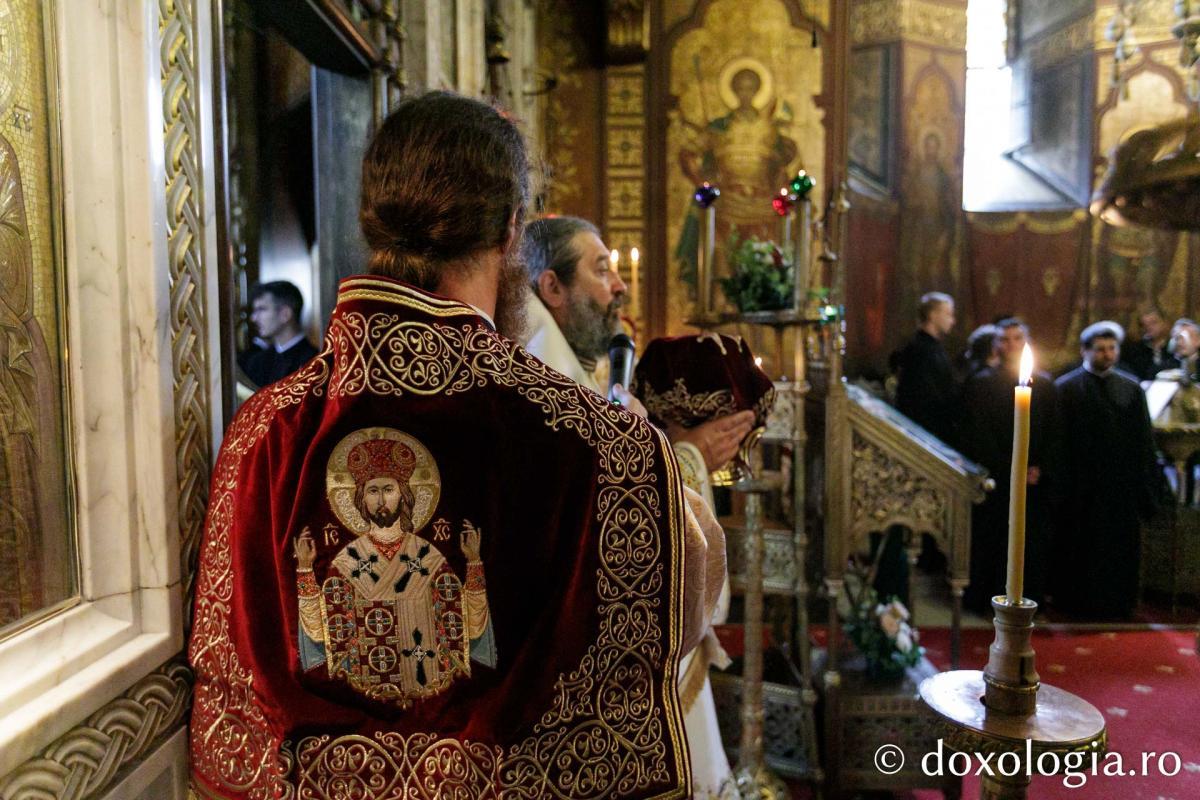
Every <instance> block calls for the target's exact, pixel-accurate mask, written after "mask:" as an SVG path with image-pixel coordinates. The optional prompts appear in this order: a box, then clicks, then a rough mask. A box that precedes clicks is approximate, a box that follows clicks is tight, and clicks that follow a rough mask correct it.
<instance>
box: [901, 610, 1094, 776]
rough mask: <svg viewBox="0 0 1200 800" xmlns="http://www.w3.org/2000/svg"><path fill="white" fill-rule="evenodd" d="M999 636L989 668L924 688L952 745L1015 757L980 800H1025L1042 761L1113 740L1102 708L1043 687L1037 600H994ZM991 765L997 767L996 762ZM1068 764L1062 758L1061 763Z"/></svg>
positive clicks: (944, 676)
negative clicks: (1035, 637) (1036, 640)
mask: <svg viewBox="0 0 1200 800" xmlns="http://www.w3.org/2000/svg"><path fill="white" fill-rule="evenodd" d="M992 609H993V610H994V611H995V620H994V624H995V626H996V639H995V641H994V642H992V646H991V649H990V651H989V655H988V663H987V667H986V668H985V669H984V671H983V672H980V671H979V670H955V671H953V672H943V673H940V674H938V675H935V676H933V677H932V678H926V679H925V680H924V681H923V682H922V683H921V699H922V700H923V701H924V702H925V704H926V705H927V706H929V708H930V709H932V711H933V712H934V714H935V715H937V717H938V720H939V723H940V725H941V727H942V730H943V733H942V738H943V740H944V741H945V743H946V748H947V749H949V750H956V751H960V752H965V753H979V754H983V755H989V754H994V755H997V756H999V755H1000V754H1004V753H1015V754H1016V755H1017V759H1018V763H1019V766H1020V768H1019V769H1018V770H1015V774H1011V775H1009V774H1005V772H1013V770H1006V771H1005V772H1002V771H1001V770H1000V769H998V768H997V767H995V766H994V767H993V768H992V769H991V770H990V771H987V770H985V771H984V773H983V774H982V775H981V783H980V795H979V797H980V800H1024V798H1025V797H1026V792H1027V791H1028V789H1029V783H1030V775H1031V774H1032V769H1033V765H1034V764H1031V763H1030V759H1036V760H1035V761H1034V763H1036V764H1039V765H1040V763H1041V762H1040V759H1038V756H1040V755H1042V754H1043V753H1054V754H1056V755H1058V756H1065V755H1066V754H1067V753H1072V752H1085V753H1097V754H1099V753H1102V752H1103V751H1104V749H1105V747H1106V746H1107V742H1108V738H1107V731H1106V729H1105V724H1104V717H1103V716H1102V715H1101V714H1100V712H1099V711H1097V710H1096V708H1095V706H1093V705H1092V704H1091V703H1089V702H1087V701H1086V700H1084V699H1082V698H1080V697H1077V696H1075V695H1073V694H1071V693H1070V692H1065V691H1063V690H1062V689H1057V688H1055V687H1053V686H1047V685H1044V684H1042V683H1041V680H1040V678H1039V677H1038V674H1037V669H1036V668H1035V665H1034V662H1035V659H1036V656H1035V653H1034V650H1033V644H1032V634H1033V615H1034V613H1036V612H1037V603H1034V602H1033V601H1032V600H1026V599H1022V600H1021V601H1020V602H1019V603H1015V604H1014V603H1009V602H1008V598H1006V597H1003V596H997V597H993V598H992ZM990 763H991V764H993V765H995V764H997V760H992V761H991V762H990ZM1056 763H1058V764H1061V758H1060V759H1057V760H1056Z"/></svg>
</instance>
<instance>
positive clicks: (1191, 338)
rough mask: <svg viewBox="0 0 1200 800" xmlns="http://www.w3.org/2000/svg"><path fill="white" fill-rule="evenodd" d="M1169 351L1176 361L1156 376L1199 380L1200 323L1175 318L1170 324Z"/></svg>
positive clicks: (1191, 380) (1194, 381)
mask: <svg viewBox="0 0 1200 800" xmlns="http://www.w3.org/2000/svg"><path fill="white" fill-rule="evenodd" d="M1171 351H1172V353H1173V354H1174V356H1175V362H1176V363H1175V364H1173V365H1171V366H1170V367H1168V368H1167V369H1164V370H1163V371H1162V373H1159V375H1158V377H1171V378H1180V379H1183V380H1186V381H1189V382H1191V383H1197V382H1200V325H1198V324H1196V322H1195V321H1194V320H1190V319H1188V318H1186V317H1184V318H1183V319H1177V320H1175V324H1174V325H1172V326H1171ZM1176 370H1177V372H1176ZM1163 373H1166V375H1164V374H1163Z"/></svg>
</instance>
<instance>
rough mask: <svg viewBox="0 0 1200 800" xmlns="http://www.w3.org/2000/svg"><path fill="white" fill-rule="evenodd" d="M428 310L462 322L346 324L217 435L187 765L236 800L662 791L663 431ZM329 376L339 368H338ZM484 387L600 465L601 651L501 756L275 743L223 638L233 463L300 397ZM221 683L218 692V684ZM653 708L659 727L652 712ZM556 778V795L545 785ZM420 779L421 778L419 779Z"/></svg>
mask: <svg viewBox="0 0 1200 800" xmlns="http://www.w3.org/2000/svg"><path fill="white" fill-rule="evenodd" d="M368 283H369V281H366V280H360V281H355V282H350V283H349V284H348V285H347V284H343V286H344V287H345V289H346V291H343V293H342V299H345V298H346V296H347V294H348V293H353V292H362V291H369V290H366V289H363V288H362V286H363V285H366V284H368ZM376 299H378V300H385V301H387V302H391V303H394V304H396V305H400V306H406V307H411V308H415V309H418V310H421V311H424V310H426V309H428V308H429V307H430V306H431V304H433V303H437V302H438V301H435V300H433V299H432V298H430V297H429V296H428V295H424V294H422V293H419V292H416V291H414V290H408V289H405V288H399V287H397V288H394V289H393V291H392V292H390V293H385V292H378V296H377V297H376ZM438 304H439V305H445V307H444V308H443V311H444V312H445V316H446V317H449V316H451V315H452V314H451V312H453V313H454V314H455V315H457V316H459V317H461V318H463V319H460V320H459V321H458V323H457V324H453V323H451V322H446V323H443V322H438V323H436V324H429V323H422V322H419V321H414V320H404V321H402V320H401V319H400V318H399V316H398V315H396V314H391V313H386V312H380V313H372V314H370V315H364V314H362V313H359V312H343V313H339V314H338V315H337V316H336V317H335V319H334V320H333V322H332V323H331V325H330V328H329V332H328V334H327V336H326V343H325V350H324V351H323V352H322V354H321V356H320V357H318V358H317V359H316V360H314V361H312V362H310V363H309V364H308V365H307V366H306V367H305V368H303V369H301V370H300V371H299V372H298V373H296V374H294V375H293V376H292V377H290V378H288V379H285V380H284V381H281V382H280V383H277V384H274V385H272V386H270V387H267V388H266V389H264V390H262V391H260V392H259V393H258V394H256V395H255V396H254V397H252V398H251V399H250V400H249V401H248V402H247V403H246V405H245V406H243V408H242V411H241V412H240V413H239V414H238V416H237V418H236V419H235V420H234V423H233V425H232V426H231V427H230V430H229V432H228V434H227V435H226V440H225V445H224V447H223V449H222V453H221V458H220V459H219V461H218V463H217V467H216V472H215V477H214V483H213V486H214V495H213V503H212V505H213V508H212V511H211V515H210V522H209V532H208V537H207V541H206V545H205V549H204V552H203V554H202V561H201V569H200V577H199V587H200V589H201V591H200V592H199V595H198V598H199V599H198V602H197V613H196V623H195V626H196V629H195V633H194V635H193V638H192V652H191V658H192V662H193V663H194V664H195V665H196V669H197V673H198V674H199V675H200V677H201V680H200V681H199V682H198V685H197V689H196V705H195V712H194V715H193V724H192V737H193V744H192V753H193V757H194V758H196V759H197V762H198V763H197V767H198V771H199V772H200V774H202V775H205V776H207V777H209V778H218V779H219V780H220V781H221V782H222V783H223V784H225V787H226V788H227V789H228V790H231V791H236V792H238V793H239V796H245V797H249V798H253V799H254V800H260V799H261V800H268V798H274V797H276V796H292V792H293V791H294V790H293V788H292V787H290V786H288V785H286V783H285V780H284V776H285V775H287V774H289V773H292V771H293V769H294V773H293V774H294V776H295V778H296V780H298V781H299V784H300V785H299V794H300V795H301V796H304V797H306V798H322V800H324V799H325V798H332V797H341V796H343V795H344V792H345V787H360V788H363V789H367V788H369V789H370V791H371V793H372V794H376V795H378V794H384V793H386V794H389V795H391V796H403V797H411V798H434V797H446V796H450V795H454V796H462V797H492V796H497V795H498V794H499V791H500V789H501V788H503V790H504V792H505V794H506V795H507V794H513V796H521V797H549V796H557V797H578V796H582V795H584V794H586V795H587V796H590V797H597V798H602V797H608V796H611V795H613V794H616V793H619V794H621V795H635V794H637V793H638V791H639V789H640V788H641V787H648V786H650V785H651V784H652V783H655V782H657V783H660V784H661V783H662V782H664V781H665V780H667V779H668V777H669V771H668V767H667V765H668V764H669V763H671V762H672V761H673V760H675V759H677V758H680V757H684V758H686V756H685V755H684V754H685V753H686V749H685V746H684V744H683V738H682V737H683V730H682V714H681V710H680V708H679V706H678V700H677V697H676V696H675V693H674V691H667V692H665V693H664V694H663V695H662V696H661V697H660V698H655V696H654V693H655V680H656V679H655V675H658V676H660V678H661V679H662V680H664V683H662V684H660V685H661V686H673V685H674V682H675V680H676V674H675V673H676V671H677V668H678V658H679V653H678V652H677V650H678V647H679V637H680V635H681V631H680V629H679V627H678V619H679V614H680V613H681V611H680V609H679V607H678V602H679V601H678V597H679V593H678V588H679V584H678V581H679V579H680V575H679V574H677V572H672V573H671V574H669V575H668V574H665V569H664V566H665V565H664V563H663V551H662V547H663V542H664V538H663V537H661V536H660V535H658V534H656V533H655V531H656V529H657V530H658V531H665V532H666V533H667V536H668V537H669V541H670V543H671V545H670V546H671V549H672V552H675V553H680V552H681V548H682V528H683V523H682V520H683V495H682V486H681V484H680V483H679V475H678V472H677V471H676V470H675V469H673V468H671V469H667V471H666V476H667V481H666V485H660V484H659V483H657V482H656V481H655V479H654V476H655V473H654V472H653V470H654V469H655V467H656V460H657V457H658V456H659V455H662V456H663V457H665V458H671V456H670V452H671V450H670V446H669V445H668V444H667V442H666V439H665V437H664V436H663V435H662V433H661V432H659V431H657V430H655V429H654V428H652V427H651V426H649V425H645V424H643V423H641V422H640V421H638V420H637V419H636V418H635V417H633V416H631V415H630V414H628V413H627V412H625V411H623V410H620V409H617V408H616V407H614V406H613V405H612V404H609V403H606V402H605V401H604V399H603V398H602V397H600V396H599V395H596V394H595V393H593V392H590V391H588V390H585V389H583V388H581V387H579V386H578V385H577V384H575V383H573V382H571V381H569V380H567V379H565V378H562V377H561V376H558V375H557V373H554V372H553V371H552V370H550V369H549V368H548V367H546V366H545V365H544V364H542V363H541V362H539V361H537V360H536V359H533V358H532V357H530V356H529V355H528V354H527V353H525V352H524V351H523V350H520V349H519V348H514V347H513V346H512V345H511V343H509V342H508V341H507V340H505V339H503V338H501V337H500V336H498V335H497V334H495V333H494V332H492V331H491V330H489V329H486V328H484V327H482V326H479V325H478V324H476V323H473V322H470V321H469V320H467V319H466V318H468V317H472V316H474V313H473V312H472V311H471V310H470V309H468V308H466V307H465V306H461V305H456V304H450V305H446V304H444V303H438ZM450 306H455V307H454V308H451V307H450ZM381 342H386V343H387V346H386V347H382V346H380V343H381ZM328 364H333V365H334V367H333V369H332V370H331V369H330V368H329V367H328ZM487 386H505V387H510V388H514V389H516V391H518V392H519V393H520V394H521V395H522V396H524V397H525V398H526V399H528V400H529V401H530V402H531V403H533V404H535V405H536V406H538V407H539V408H541V409H542V410H543V411H544V413H545V415H546V424H547V425H548V426H550V427H551V428H553V429H555V430H560V431H569V432H571V433H572V434H573V435H576V436H579V437H580V438H581V439H583V440H584V441H586V442H587V443H588V444H589V445H590V446H592V447H594V448H595V449H596V450H597V452H598V458H599V464H600V465H601V469H600V475H599V478H598V480H599V489H598V493H597V499H596V506H597V517H598V521H599V525H600V529H601V536H600V544H599V568H598V570H597V592H598V596H599V599H600V606H599V608H598V609H597V611H598V614H599V617H600V620H601V622H600V627H599V630H600V633H599V636H598V638H597V641H596V642H595V644H593V645H592V647H591V648H589V650H588V652H587V653H586V654H585V655H584V657H583V659H582V660H581V662H580V665H579V667H578V668H577V669H575V670H574V671H572V672H571V673H570V674H567V675H560V676H559V680H558V681H557V683H556V687H555V688H556V691H555V699H554V702H553V705H552V707H551V708H550V709H548V710H547V711H546V712H545V713H544V714H543V716H542V717H541V721H540V723H539V724H538V725H537V726H536V728H535V731H534V733H533V735H531V736H530V737H528V738H527V739H526V740H524V741H523V742H521V743H519V744H516V745H514V746H513V747H512V748H511V749H509V750H507V751H505V750H502V749H501V748H497V747H490V746H487V745H484V744H481V743H478V742H471V741H460V740H453V739H437V738H436V737H434V736H431V735H429V734H425V733H416V734H412V735H409V736H405V735H401V734H398V733H386V732H380V733H376V734H374V735H373V736H370V737H367V736H343V737H337V738H330V737H328V736H316V737H307V738H304V739H301V740H300V741H299V742H298V743H296V744H295V745H292V744H290V743H286V742H285V743H280V742H279V741H278V740H277V739H275V738H274V737H273V735H272V734H271V732H270V728H269V726H268V724H267V721H266V719H265V718H264V717H263V714H262V711H261V709H260V708H259V706H258V704H257V701H256V700H255V698H254V695H253V690H252V686H251V684H252V675H251V673H250V672H249V670H247V669H246V668H245V667H243V666H242V665H241V664H240V660H239V658H238V655H237V651H236V649H235V648H234V646H233V642H232V640H231V638H230V631H229V619H228V616H229V613H230V607H231V605H232V603H233V600H234V598H233V574H232V567H231V555H230V549H231V543H230V533H231V528H232V512H233V494H234V490H235V488H236V485H237V479H238V472H239V468H240V463H241V459H242V456H243V455H244V454H245V453H246V452H247V451H248V450H249V449H250V448H251V447H253V446H254V444H255V443H256V442H257V441H258V440H259V439H260V438H261V437H262V435H263V434H264V433H265V432H266V430H267V428H268V426H269V424H270V421H271V419H272V417H273V416H274V415H275V413H276V412H277V411H278V410H279V409H281V408H284V407H287V406H290V405H293V404H295V403H297V402H299V401H300V400H301V399H302V398H304V397H305V396H308V395H315V396H320V395H323V394H325V393H326V392H328V394H329V395H330V396H336V395H347V394H360V393H364V392H369V393H372V394H378V395H384V396H387V395H393V396H398V395H405V394H410V393H415V394H434V393H437V394H440V395H443V396H445V395H452V394H457V393H460V392H464V391H468V390H471V389H475V388H481V387H487ZM664 581H668V582H669V586H670V597H671V608H670V609H669V614H668V617H669V619H670V620H671V622H670V630H669V631H663V630H661V629H660V628H659V626H658V623H657V622H656V620H655V615H652V614H648V613H646V609H647V608H649V607H651V606H653V605H655V604H657V603H658V602H659V599H658V594H659V592H661V591H662V587H663V585H664V584H663V582H664ZM663 642H666V643H667V648H666V650H664V648H663ZM214 676H221V677H222V678H223V681H220V682H213V681H211V678H212V677H214ZM659 700H661V703H662V707H663V708H664V709H665V711H666V713H665V715H664V714H662V713H659V712H657V711H656V710H655V707H656V706H657V705H658V702H657V701H659ZM601 705H603V706H604V707H606V708H611V709H612V711H613V713H612V715H611V716H607V717H605V719H604V721H603V722H602V723H601V724H599V725H598V724H596V723H597V720H596V718H595V716H594V712H593V711H592V709H595V708H598V707H600V706H601ZM581 717H582V721H579V722H577V721H576V720H577V719H579V718H581ZM552 766H553V768H554V772H555V773H556V775H557V776H558V780H557V782H552V780H551V777H550V772H551V767H552ZM418 774H420V775H424V776H425V779H422V780H418V778H417V777H416V776H417V775H418ZM393 775H394V776H395V778H394V779H393V778H392V777H391V776H393ZM426 779H427V780H426ZM389 780H390V781H391V783H390V784H388V785H387V786H386V787H385V786H384V785H383V784H384V783H386V782H387V781H389ZM429 781H433V782H432V783H430V782H429ZM683 784H684V785H681V786H679V787H678V788H677V789H676V790H675V791H671V792H668V793H666V794H664V795H663V797H683V796H686V791H687V788H688V787H687V786H686V779H685V780H684V782H683Z"/></svg>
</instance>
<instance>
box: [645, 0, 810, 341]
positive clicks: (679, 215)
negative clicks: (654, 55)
mask: <svg viewBox="0 0 1200 800" xmlns="http://www.w3.org/2000/svg"><path fill="white" fill-rule="evenodd" d="M810 5H816V4H810ZM697 14H698V15H699V19H698V20H695V18H693V21H694V22H695V24H694V25H693V26H692V27H687V26H686V25H685V26H684V29H683V30H682V32H681V33H679V34H678V36H677V37H671V39H670V42H671V44H670V51H669V53H670V54H669V69H670V72H669V95H670V96H669V97H668V98H667V99H666V100H667V107H668V109H669V110H668V114H667V117H668V126H667V146H666V158H667V242H668V257H669V262H670V266H669V272H668V275H667V281H666V285H667V330H668V332H675V331H678V330H679V329H680V327H681V326H682V323H683V320H685V319H686V318H687V317H688V316H689V315H690V313H691V304H692V298H693V296H694V295H693V292H694V288H693V287H694V276H695V272H694V270H695V260H696V246H697V237H698V233H699V225H698V222H699V219H698V216H697V214H696V213H695V210H694V206H693V204H692V191H693V190H694V188H695V187H696V185H697V184H698V183H700V182H702V181H711V182H712V183H714V184H715V185H717V186H718V187H720V189H721V197H720V199H719V200H718V201H717V203H716V206H715V208H716V219H717V230H716V241H717V257H716V265H715V266H716V268H715V270H714V274H716V275H718V276H719V275H722V274H724V273H725V272H726V271H727V267H726V265H725V258H724V245H725V244H726V243H727V242H728V240H729V237H730V235H731V234H737V235H738V236H742V237H744V236H751V235H754V236H759V237H762V238H771V239H778V238H779V223H778V217H776V216H775V214H774V212H773V211H772V209H771V199H772V197H773V196H774V195H775V193H776V192H777V191H778V189H779V187H780V186H782V185H783V184H784V182H785V180H786V179H787V178H788V177H789V176H790V175H791V174H793V173H794V172H795V171H796V170H797V169H799V168H801V167H803V168H805V169H806V170H808V172H809V174H810V175H812V177H813V179H814V180H815V181H816V188H815V189H814V190H813V193H812V198H813V207H814V208H815V209H820V208H821V203H822V199H821V196H820V195H821V191H822V187H823V186H824V185H825V164H824V158H825V129H824V127H823V125H822V112H821V110H819V109H818V107H817V103H816V100H815V98H816V96H817V95H819V94H820V92H821V86H822V59H823V53H824V50H823V49H821V48H819V47H816V48H814V47H813V41H812V40H813V35H812V30H811V29H810V28H805V27H799V26H798V25H796V24H795V23H794V22H793V19H792V14H791V13H790V11H789V7H788V5H787V4H785V3H784V2H782V0H750V2H746V0H714V2H710V3H707V4H702V8H701V10H699V11H698V12H697Z"/></svg>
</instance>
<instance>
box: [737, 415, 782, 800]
mask: <svg viewBox="0 0 1200 800" xmlns="http://www.w3.org/2000/svg"><path fill="white" fill-rule="evenodd" d="M757 432H758V434H759V435H760V436H761V434H762V429H759V430H758V431H757ZM770 488H771V484H770V483H769V482H767V481H763V480H755V479H754V478H749V479H746V480H742V481H739V482H738V483H737V484H735V485H734V489H736V490H737V491H739V492H742V493H744V494H745V495H746V544H745V547H746V591H745V595H744V598H745V622H744V623H743V628H742V631H743V633H742V642H743V656H742V739H741V743H740V745H739V747H738V762H737V768H736V769H735V770H734V772H733V780H734V787H735V789H736V791H737V796H738V797H739V798H745V800H750V799H751V798H754V800H786V798H789V797H790V796H791V795H790V793H789V792H788V789H787V786H786V785H784V783H783V781H781V780H780V779H779V777H778V776H776V775H775V773H773V772H771V770H770V769H768V767H767V764H766V761H765V760H764V759H763V645H762V632H763V586H762V583H763V519H762V495H763V494H764V493H765V492H767V491H768V490H769V489H770Z"/></svg>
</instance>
